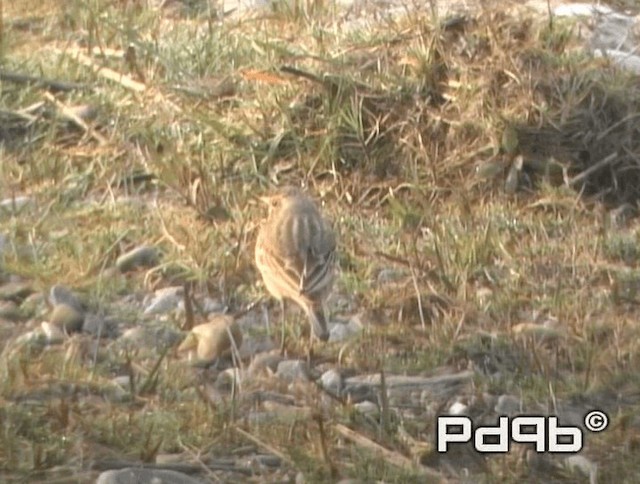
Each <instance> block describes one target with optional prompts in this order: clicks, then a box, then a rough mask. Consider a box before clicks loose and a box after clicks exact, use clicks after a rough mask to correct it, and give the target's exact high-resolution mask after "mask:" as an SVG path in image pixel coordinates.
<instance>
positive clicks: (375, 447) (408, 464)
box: [334, 424, 447, 483]
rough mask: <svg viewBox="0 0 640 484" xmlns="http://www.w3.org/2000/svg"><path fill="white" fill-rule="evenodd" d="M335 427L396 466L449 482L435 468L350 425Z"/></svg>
mask: <svg viewBox="0 0 640 484" xmlns="http://www.w3.org/2000/svg"><path fill="white" fill-rule="evenodd" d="M334 428H335V429H336V431H337V432H338V433H340V434H342V435H343V436H344V437H345V438H347V439H348V440H350V441H352V442H353V443H355V444H357V445H359V446H360V447H364V448H365V449H368V450H369V451H371V452H373V453H374V454H376V455H377V456H378V457H381V458H383V459H385V460H386V461H387V462H389V463H391V464H393V465H394V466H396V467H400V468H403V469H413V470H415V472H416V473H418V474H421V475H423V476H425V477H428V478H429V479H433V480H434V481H435V482H443V483H444V482H447V480H446V479H445V477H444V476H443V475H442V474H441V473H439V472H438V471H434V470H433V469H429V468H428V467H425V466H417V465H416V464H414V462H413V461H412V460H411V459H409V458H407V457H405V456H404V455H402V454H399V453H398V452H393V451H391V450H389V449H385V448H384V447H382V446H381V445H380V444H377V443H375V442H374V441H372V440H370V439H368V438H367V437H365V436H364V435H360V434H359V433H357V432H355V431H353V430H351V429H350V428H349V427H346V426H344V425H342V424H336V425H334Z"/></svg>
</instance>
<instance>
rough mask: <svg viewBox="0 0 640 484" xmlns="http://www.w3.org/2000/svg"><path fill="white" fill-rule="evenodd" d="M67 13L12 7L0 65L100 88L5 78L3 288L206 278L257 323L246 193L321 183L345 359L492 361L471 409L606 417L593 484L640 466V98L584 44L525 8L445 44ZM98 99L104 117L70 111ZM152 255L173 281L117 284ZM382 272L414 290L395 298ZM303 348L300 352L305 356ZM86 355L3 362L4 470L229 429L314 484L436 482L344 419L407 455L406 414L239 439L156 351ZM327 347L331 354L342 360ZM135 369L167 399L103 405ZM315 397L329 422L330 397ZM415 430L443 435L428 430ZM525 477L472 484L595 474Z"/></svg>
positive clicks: (238, 422)
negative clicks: (622, 216) (138, 255)
mask: <svg viewBox="0 0 640 484" xmlns="http://www.w3.org/2000/svg"><path fill="white" fill-rule="evenodd" d="M60 3H61V2H42V1H37V2H36V1H29V2H26V1H23V2H11V3H10V4H8V5H7V3H6V2H5V4H4V35H5V39H4V45H3V55H4V58H3V71H4V72H17V73H21V74H28V75H31V76H34V77H38V78H47V79H57V80H59V81H62V82H65V83H80V84H83V85H84V86H86V89H79V88H78V86H73V87H72V88H71V89H69V90H60V89H55V88H52V86H51V85H49V86H46V85H42V84H37V83H32V84H25V83H22V82H20V83H15V82H10V81H7V80H4V81H2V83H0V110H1V112H0V139H1V140H2V145H1V146H0V193H1V194H2V196H1V197H0V198H7V197H10V196H13V195H15V196H19V195H29V196H31V197H33V198H34V199H35V209H34V210H30V211H23V212H21V214H20V215H19V216H17V217H9V216H6V215H2V214H0V233H2V234H4V235H6V236H8V238H9V239H10V240H11V241H12V242H13V245H11V246H10V247H9V249H8V250H7V251H6V253H5V255H4V259H3V261H2V267H3V270H4V271H6V272H8V273H16V274H20V275H22V276H25V277H27V278H30V279H31V280H33V281H34V284H35V285H36V287H38V288H43V289H45V288H47V287H49V286H50V285H51V284H54V283H64V284H67V285H69V286H71V287H74V288H77V289H79V290H80V291H81V292H83V293H85V294H86V297H87V299H88V300H89V301H91V303H92V304H94V306H101V305H105V307H106V306H107V305H108V303H109V301H111V300H113V297H114V296H115V295H116V294H120V293H122V292H123V291H124V292H127V291H129V292H133V291H137V290H139V288H140V287H144V288H145V289H151V288H156V287H161V286H164V285H169V284H175V283H184V282H187V281H190V282H192V283H193V284H194V287H195V288H196V290H197V291H200V292H207V293H209V294H211V295H213V296H215V297H217V298H220V299H221V300H222V301H224V303H225V304H226V305H228V306H229V307H230V308H232V309H233V310H240V309H242V308H243V307H245V306H247V305H248V304H250V303H251V302H252V301H254V300H255V299H256V298H257V297H259V296H261V295H262V294H263V290H262V288H260V287H259V286H258V284H257V281H258V279H259V278H258V276H257V272H256V270H255V268H254V267H253V262H252V249H253V247H252V244H253V241H254V239H255V227H256V222H257V220H258V218H259V216H260V215H261V212H260V208H259V207H258V206H257V205H256V204H255V203H254V202H253V197H254V195H256V194H258V193H261V192H265V191H268V190H269V189H271V187H272V186H273V185H274V184H285V183H293V184H300V183H304V184H305V185H306V186H308V187H309V188H310V190H311V191H312V192H314V193H315V194H317V195H318V196H319V197H321V198H322V200H323V203H324V205H325V210H326V212H327V213H328V214H329V215H330V216H331V217H333V219H334V220H335V221H336V228H337V230H338V231H339V232H340V249H341V253H340V264H341V267H342V275H341V279H340V282H339V284H338V288H337V290H336V293H337V294H336V296H335V301H337V302H338V303H339V304H338V305H337V306H336V309H334V311H333V312H334V314H337V315H341V314H340V313H343V315H348V314H350V313H352V312H356V311H362V312H363V314H364V319H365V320H366V321H367V322H370V323H371V326H370V327H369V328H368V329H367V331H365V333H364V334H363V335H362V336H361V337H360V338H359V339H357V340H356V342H354V343H352V344H350V345H349V347H348V348H347V350H346V351H344V352H343V353H342V355H341V356H342V360H341V364H342V365H343V366H345V367H347V368H351V369H353V370H355V371H357V372H358V373H362V372H365V371H379V370H381V369H384V370H385V371H386V372H387V373H407V374H430V373H431V372H433V371H434V370H436V369H438V368H442V367H447V368H450V369H464V368H467V367H469V366H471V365H475V366H476V367H477V368H480V369H481V370H482V369H483V368H485V369H486V368H489V367H490V368H493V369H495V368H498V369H499V375H500V376H499V377H495V376H491V377H486V378H485V377H482V376H481V375H482V371H479V373H478V375H479V376H478V377H477V381H476V386H477V396H478V397H481V396H482V395H483V394H485V393H491V394H494V395H500V394H503V393H509V394H512V395H516V396H522V398H523V400H524V402H525V404H531V405H533V404H541V405H543V406H546V407H548V408H550V409H552V408H553V406H554V404H555V402H556V401H574V400H578V401H581V400H584V401H587V402H591V403H593V404H596V403H597V404H598V405H600V406H603V407H605V408H608V409H615V410H613V413H612V415H611V417H612V420H613V422H612V425H611V427H610V428H609V429H608V431H606V432H604V433H602V434H598V435H588V436H587V442H588V447H587V450H586V451H585V455H586V456H587V457H589V458H590V459H592V460H593V461H594V462H597V463H598V464H599V478H600V479H601V482H609V481H611V480H614V479H616V480H621V479H624V480H625V482H634V481H636V480H637V479H638V477H640V468H639V467H638V463H637V458H636V457H635V456H636V454H637V448H638V445H639V442H640V427H639V424H638V417H637V410H638V402H639V400H640V399H639V397H640V394H639V393H638V390H637V389H638V383H639V377H638V375H640V371H639V370H640V361H639V359H638V355H639V354H640V348H639V344H640V343H638V342H639V341H640V329H639V327H638V325H637V320H638V316H639V313H638V305H637V302H638V300H639V299H640V296H639V295H638V291H639V288H640V284H639V281H640V272H639V271H638V267H637V261H638V258H637V250H638V249H637V241H638V236H639V231H638V225H637V222H636V221H635V220H631V221H624V220H623V221H622V222H620V221H619V217H617V218H616V217H614V216H613V215H616V214H619V213H620V211H619V210H618V211H614V212H609V211H608V210H609V209H610V208H611V207H617V206H619V205H620V204H621V203H626V204H629V206H632V208H633V207H635V206H636V203H637V199H638V195H639V193H638V187H639V186H640V183H639V181H640V180H639V177H638V166H637V165H638V162H637V160H638V156H640V145H639V144H638V143H639V142H638V140H639V139H640V136H639V133H638V122H637V119H638V118H637V109H638V105H639V101H640V90H639V89H638V86H637V83H636V81H635V79H633V78H631V77H630V76H628V75H626V74H625V73H621V72H617V71H616V70H615V69H614V68H612V67H611V66H608V65H606V64H603V61H601V60H599V61H594V60H592V59H590V58H588V57H586V56H584V55H582V54H580V50H579V49H577V42H576V40H575V35H574V34H575V31H574V30H573V29H572V27H571V25H567V24H563V23H561V22H558V21H555V22H554V23H553V25H550V24H549V23H548V21H547V19H544V18H535V17H533V16H532V15H531V14H530V13H528V12H526V11H524V10H522V9H520V8H517V4H518V2H513V3H514V5H513V6H512V8H509V9H507V10H505V9H504V8H496V7H491V6H486V7H485V8H484V9H483V10H482V11H481V12H480V13H479V14H478V15H477V16H475V17H474V18H468V19H465V20H464V21H462V22H461V23H457V24H454V25H452V26H449V27H446V26H445V25H444V24H440V23H438V22H437V21H434V20H433V19H431V18H430V16H429V15H417V16H412V17H411V19H407V20H402V21H398V22H390V23H388V24H386V25H382V26H380V28H379V29H373V30H367V31H354V32H349V31H348V30H347V29H344V28H340V26H339V25H337V24H336V21H337V19H338V17H336V16H335V15H334V13H333V12H332V9H331V8H326V7H323V6H322V5H320V4H316V3H314V4H311V5H298V8H296V9H291V10H288V9H284V11H278V12H274V13H269V14H267V15H264V16H256V17H255V18H248V19H245V20H243V21H240V22H238V21H235V20H225V21H224V22H222V23H220V22H218V21H217V20H216V19H215V18H214V17H213V16H211V17H210V16H209V14H210V13H211V12H208V10H207V9H206V8H205V9H202V8H200V9H198V8H195V7H193V6H194V5H195V6H197V4H198V2H184V3H181V2H175V3H174V4H173V5H178V6H180V5H184V9H183V10H179V9H178V10H169V9H164V10H163V9H154V8H149V7H147V6H146V2H115V1H107V0H71V1H69V2H65V6H64V7H62V6H61V5H60ZM502 3H504V2H502ZM187 5H191V6H192V7H193V8H191V9H190V8H187V7H186V6H187ZM556 20H557V19H556ZM127 51H128V55H125V53H126V52H127ZM125 59H127V60H125ZM283 66H287V67H285V69H282V67H283ZM291 67H294V68H295V69H297V71H296V70H295V69H291ZM100 68H102V70H100ZM104 68H109V69H111V70H113V71H114V72H115V73H116V74H118V73H119V74H121V76H116V77H115V79H113V78H111V79H110V78H109V77H108V73H107V76H105V72H107V71H105V70H104ZM300 71H302V74H301V72H300ZM305 73H306V74H313V76H309V75H306V76H305V75H304V74H305ZM310 77H312V78H313V77H315V78H313V79H310ZM127 79H128V80H129V81H130V82H127ZM53 87H55V86H53ZM47 93H51V94H52V95H53V98H52V97H51V95H47ZM36 103H40V104H38V105H37V106H36ZM84 105H87V106H90V107H91V108H92V109H95V110H96V116H95V117H94V118H89V119H87V120H85V121H82V122H79V121H78V119H74V117H73V116H70V115H69V113H68V110H71V109H73V108H74V107H77V106H84ZM30 106H31V107H32V109H29V110H25V109H26V108H28V107H30ZM65 109H66V111H65ZM74 112H76V111H74ZM614 153H615V155H614V156H612V157H611V158H610V159H609V161H607V162H606V163H603V164H602V165H599V166H600V168H599V169H597V170H590V167H593V166H594V165H596V164H597V163H599V162H601V161H602V160H604V159H608V157H610V156H611V155H613V154H614ZM506 179H508V180H509V181H508V182H507V187H506V188H507V189H506V190H505V180H506ZM603 202H604V203H603ZM147 243H148V244H155V245H158V246H159V247H161V249H162V251H163V254H164V257H163V259H162V261H163V262H162V266H161V267H160V268H156V269H154V270H152V271H149V272H148V273H146V274H138V275H137V276H134V277H130V278H128V279H126V280H120V279H117V278H110V277H103V276H104V270H105V269H106V268H108V267H110V266H111V265H113V262H114V261H115V259H116V258H117V256H118V255H119V254H120V253H122V252H124V251H126V250H127V249H129V248H131V247H133V246H136V245H140V244H147ZM381 271H382V272H384V271H387V272H389V271H393V272H394V273H396V272H397V273H398V274H400V276H399V279H398V280H397V281H396V282H395V283H394V284H384V285H383V284H379V283H378V279H379V274H380V273H381ZM114 310H116V309H114ZM543 321H557V325H558V327H559V328H560V331H561V332H562V334H563V337H562V338H560V339H559V340H557V341H556V342H552V343H550V344H549V343H540V342H537V341H535V340H533V339H532V338H530V337H526V336H521V335H518V334H515V332H514V331H513V328H514V327H516V325H517V324H519V323H527V322H543ZM179 324H181V322H180V321H176V325H179ZM290 340H291V338H290ZM304 346H305V343H304V341H303V340H302V339H301V340H300V341H296V340H295V339H294V340H293V341H291V342H290V348H289V351H290V352H291V354H294V355H296V354H297V355H301V354H303V353H304ZM68 347H69V345H67V346H65V348H64V349H59V350H56V349H48V350H44V351H42V349H35V350H29V351H27V350H23V351H21V352H19V353H8V352H7V351H5V353H3V355H2V361H1V365H0V367H1V371H2V373H1V374H2V382H1V386H0V405H1V407H0V428H3V429H4V430H3V432H2V433H1V434H0V469H3V472H4V473H5V475H6V477H7V479H9V478H13V479H28V480H30V481H33V482H37V481H38V480H44V479H48V480H51V478H52V477H55V476H65V475H72V474H74V473H76V472H77V471H78V469H84V470H85V471H87V469H88V463H89V462H91V461H94V460H100V459H105V458H121V459H122V458H128V459H133V460H141V461H153V460H154V457H155V455H156V454H157V453H172V452H184V451H188V452H189V453H191V454H192V455H193V456H204V455H216V456H218V455H223V456H226V455H229V454H230V453H231V452H232V451H233V449H238V448H241V447H242V446H246V445H247V444H251V445H258V444H256V442H255V441H254V442H250V441H249V440H248V438H247V436H246V435H245V434H243V433H242V432H239V431H236V430H235V429H236V428H240V429H241V431H244V432H245V433H249V434H250V435H252V436H253V437H254V438H255V439H256V440H257V441H258V442H259V443H260V445H264V446H266V447H264V448H262V450H263V451H265V450H269V449H270V450H271V451H273V452H274V453H280V454H281V455H282V456H283V457H284V459H283V460H284V461H285V462H286V463H288V464H285V467H287V466H289V467H290V468H292V469H296V470H298V471H301V472H303V473H304V474H305V476H306V477H307V479H308V482H316V481H328V480H331V479H332V478H335V477H337V476H341V477H349V476H353V477H359V478H361V479H362V480H363V481H365V482H369V481H373V480H384V481H387V482H406V481H408V480H411V479H413V480H416V481H418V480H419V479H420V478H419V477H418V475H417V474H416V473H415V470H412V469H409V468H408V469H404V470H402V469H399V468H397V467H396V466H394V465H391V464H390V463H389V462H386V461H385V460H384V459H375V458H373V457H371V455H368V454H364V453H360V452H359V451H358V450H357V448H355V447H351V446H349V445H347V443H346V442H345V440H344V439H343V438H341V436H340V435H339V434H338V433H337V432H336V431H335V428H334V427H332V426H331V424H332V423H335V422H343V423H347V424H349V425H350V426H351V428H355V429H356V430H357V431H358V432H361V433H362V434H363V435H368V436H369V438H371V439H374V440H377V441H378V443H380V444H381V445H383V446H385V447H386V448H388V449H391V450H394V451H397V452H398V453H402V454H404V455H408V456H411V454H412V452H411V449H410V448H408V447H407V445H406V444H403V443H402V439H401V438H400V436H399V428H400V427H401V425H400V424H399V423H398V422H392V423H390V424H389V425H385V427H386V428H385V429H384V431H381V430H380V426H375V425H372V424H371V422H369V421H367V420H365V419H362V418H361V417H359V416H358V415H357V413H354V412H353V411H352V409H351V408H350V407H349V406H348V405H347V406H339V405H338V406H337V407H336V408H335V410H334V411H333V412H331V413H330V414H329V415H324V416H323V417H318V418H317V419H315V420H314V419H303V420H300V421H297V422H295V423H294V424H291V423H289V422H277V421H276V422H269V423H252V422H246V421H245V420H244V419H243V418H242V415H243V412H245V411H246V410H247V409H246V408H242V407H241V406H238V407H236V406H235V405H234V404H233V402H231V403H228V404H226V405H212V404H210V403H208V402H207V399H206V398H204V397H203V395H202V393H201V392H199V391H198V389H199V388H201V387H200V386H198V382H193V381H190V380H189V381H185V378H184V375H183V372H184V368H183V367H181V366H179V365H177V364H175V361H174V359H173V358H172V355H170V354H169V355H167V357H166V359H163V360H162V361H160V364H159V365H158V366H157V367H154V365H155V364H156V363H157V362H158V359H157V357H156V358H154V359H143V358H142V357H141V356H139V355H137V354H136V353H135V352H133V353H126V352H116V351H109V352H107V355H106V356H105V357H104V358H103V359H100V363H98V364H97V365H96V366H95V367H94V366H92V365H89V364H88V363H87V362H86V360H85V359H83V358H82V357H81V356H73V355H77V354H79V355H82V354H83V353H82V350H81V349H80V350H78V351H77V353H73V352H72V357H70V356H69V350H68ZM316 351H318V352H319V353H320V356H321V357H323V358H327V359H328V360H329V361H337V357H338V352H339V351H340V348H338V347H335V346H332V345H327V346H326V347H323V348H318V349H316ZM372 355H376V356H372ZM134 367H135V368H137V369H136V370H135V372H138V371H140V368H141V367H142V368H143V369H144V370H145V371H146V374H147V376H148V374H152V375H153V376H157V378H158V380H157V382H156V384H150V385H147V386H146V387H144V388H143V387H142V386H140V387H139V388H138V389H136V390H135V391H134V392H132V395H131V398H130V399H129V400H126V401H123V402H122V403H120V404H114V403H109V404H106V403H105V398H104V392H106V391H109V390H108V389H109V388H111V387H110V386H109V385H110V383H109V381H110V379H111V378H112V377H113V376H115V375H117V374H122V370H123V368H125V369H126V368H129V370H130V371H131V372H132V373H134V370H132V369H131V368H134ZM154 368H155V370H154ZM129 370H127V371H129ZM142 373H143V374H144V372H142ZM250 390H251V389H244V391H247V392H248V391H250ZM40 392H45V393H46V392H53V397H50V398H44V397H43V398H36V397H34V395H36V394H37V395H40ZM23 395H26V396H25V397H24V398H23V397H22V396H23ZM305 398H306V400H305V401H306V403H307V405H309V406H310V407H312V408H314V407H317V405H318V404H317V402H318V401H319V400H320V399H321V397H320V395H306V396H305ZM106 400H109V399H106ZM594 402H595V403H594ZM321 424H324V434H322V435H324V438H320V435H321V432H320V426H321ZM406 426H407V428H408V430H409V431H410V432H411V433H412V435H413V438H414V439H417V440H418V441H421V442H431V439H432V437H433V422H421V423H420V424H416V423H406ZM323 446H326V449H325V451H324V452H327V453H328V456H325V457H323ZM258 447H259V445H258ZM427 454H428V452H427ZM420 459H422V461H423V462H424V463H429V464H430V465H436V466H437V464H438V462H437V459H436V458H435V457H433V456H431V455H427V456H422V457H419V458H418V460H420ZM434 459H435V460H434ZM516 460H517V459H516V457H514V456H506V457H495V458H492V459H491V460H490V462H489V463H488V464H483V465H481V466H479V467H478V469H477V471H478V475H479V476H480V477H479V479H482V480H484V481H485V482H497V481H502V482H504V481H506V482H522V480H526V479H531V480H532V481H536V480H539V479H543V480H554V479H555V480H557V481H563V482H573V481H576V482H578V481H579V480H580V476H576V475H569V474H567V475H558V473H557V472H556V471H553V472H552V471H550V470H548V469H544V468H537V467H535V466H532V465H529V466H527V465H526V464H522V462H515V461H516ZM465 462H466V461H465ZM471 462H472V460H469V465H471ZM64 466H68V467H64ZM293 475H295V472H294V473H293V474H279V475H277V476H276V477H274V481H276V480H283V479H286V478H290V477H291V476H293ZM89 476H91V474H90V473H87V474H85V475H84V478H86V479H89V478H90V477H89ZM236 477H237V476H236ZM458 477H459V476H458ZM84 478H83V477H82V476H80V477H78V480H79V481H83V479H84ZM74 482H75V481H74Z"/></svg>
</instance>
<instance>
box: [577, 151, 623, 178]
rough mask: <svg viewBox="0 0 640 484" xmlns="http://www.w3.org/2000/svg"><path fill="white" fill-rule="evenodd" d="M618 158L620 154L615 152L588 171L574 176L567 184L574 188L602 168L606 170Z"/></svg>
mask: <svg viewBox="0 0 640 484" xmlns="http://www.w3.org/2000/svg"><path fill="white" fill-rule="evenodd" d="M617 157H618V152H617V151H615V152H613V153H611V154H610V155H609V156H607V157H606V158H604V159H603V160H600V161H599V162H597V163H596V164H594V165H591V166H590V167H589V168H587V169H586V170H584V171H582V172H580V173H578V174H577V175H576V176H574V177H573V178H571V179H570V180H569V181H568V182H567V184H568V185H569V186H573V185H575V184H576V183H579V182H581V181H582V180H584V179H585V178H587V177H588V176H589V175H591V174H592V173H594V172H596V171H598V170H599V169H600V168H604V167H605V166H607V165H609V164H611V162H612V161H614V160H615V159H616V158H617Z"/></svg>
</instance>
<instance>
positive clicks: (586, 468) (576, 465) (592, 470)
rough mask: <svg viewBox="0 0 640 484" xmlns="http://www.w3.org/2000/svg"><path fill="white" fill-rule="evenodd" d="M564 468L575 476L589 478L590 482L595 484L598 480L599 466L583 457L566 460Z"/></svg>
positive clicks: (577, 456)
mask: <svg viewBox="0 0 640 484" xmlns="http://www.w3.org/2000/svg"><path fill="white" fill-rule="evenodd" d="M564 466H565V467H566V468H567V470H569V471H570V472H572V473H573V474H578V475H582V476H584V477H588V478H589V482H590V483H593V484H595V483H596V482H597V481H598V479H597V475H598V466H597V465H596V464H594V463H593V462H591V461H590V460H589V459H587V458H586V457H584V456H583V455H579V454H577V455H571V456H569V457H567V458H566V459H565V460H564Z"/></svg>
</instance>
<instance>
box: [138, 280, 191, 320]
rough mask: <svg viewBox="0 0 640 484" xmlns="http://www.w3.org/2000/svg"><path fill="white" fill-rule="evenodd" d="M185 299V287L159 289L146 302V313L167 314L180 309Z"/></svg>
mask: <svg viewBox="0 0 640 484" xmlns="http://www.w3.org/2000/svg"><path fill="white" fill-rule="evenodd" d="M183 299H184V288H183V287H182V286H172V287H165V288H162V289H158V290H157V291H156V292H155V293H154V294H153V296H151V297H150V298H149V300H147V301H145V303H144V306H145V308H144V314H145V315H147V316H148V315H151V314H167V313H170V312H171V311H174V310H176V309H178V307H179V305H180V303H181V302H182V301H183Z"/></svg>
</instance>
